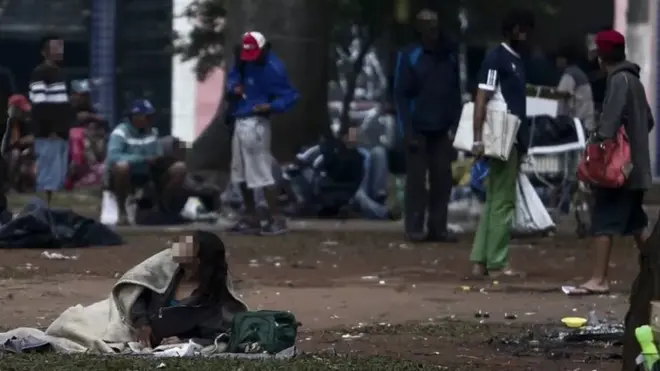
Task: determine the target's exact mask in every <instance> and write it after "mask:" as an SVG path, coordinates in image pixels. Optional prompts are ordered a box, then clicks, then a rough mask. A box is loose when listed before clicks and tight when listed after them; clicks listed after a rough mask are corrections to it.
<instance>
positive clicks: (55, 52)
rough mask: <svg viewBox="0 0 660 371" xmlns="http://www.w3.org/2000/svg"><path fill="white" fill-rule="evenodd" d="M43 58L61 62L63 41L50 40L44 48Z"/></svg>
mask: <svg viewBox="0 0 660 371" xmlns="http://www.w3.org/2000/svg"><path fill="white" fill-rule="evenodd" d="M43 53H44V57H45V58H46V59H48V60H51V61H53V62H61V61H62V60H63V59H64V41H62V40H50V41H49V42H48V44H46V45H45V46H44V51H43Z"/></svg>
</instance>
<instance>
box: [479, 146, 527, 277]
mask: <svg viewBox="0 0 660 371" xmlns="http://www.w3.org/2000/svg"><path fill="white" fill-rule="evenodd" d="M518 166H519V161H518V151H517V150H516V149H515V148H514V149H513V150H512V152H511V156H509V160H508V161H498V160H490V169H489V173H488V177H487V178H486V180H485V182H486V203H485V205H484V210H483V212H482V213H481V220H480V221H479V228H478V229H477V234H476V236H475V238H474V245H473V246H472V254H471V255H470V260H471V261H472V262H473V263H481V264H484V265H485V266H486V268H487V269H491V270H499V269H503V268H505V267H506V266H507V265H508V264H509V240H510V239H511V222H512V221H513V217H514V214H515V211H516V180H517V178H518Z"/></svg>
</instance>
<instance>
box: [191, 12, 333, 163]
mask: <svg viewBox="0 0 660 371" xmlns="http://www.w3.org/2000/svg"><path fill="white" fill-rule="evenodd" d="M327 3H328V2H326V1H319V0H282V1H272V0H226V7H227V40H229V41H228V45H227V46H226V51H227V58H226V60H227V62H228V66H227V67H228V68H231V64H232V62H233V55H232V54H233V48H234V45H237V44H240V42H241V35H242V34H243V33H244V32H246V31H259V32H261V33H263V34H264V36H265V37H266V39H267V40H268V41H269V42H271V44H272V46H273V49H272V50H273V52H274V53H275V54H277V56H279V57H280V58H281V59H282V61H283V62H284V64H285V65H286V67H287V71H288V73H289V78H290V79H291V83H292V84H293V86H294V87H296V88H297V89H298V91H299V93H300V100H299V101H298V104H297V105H296V107H295V108H294V109H293V110H292V111H291V112H289V113H286V114H283V115H275V116H273V117H272V121H273V139H272V149H273V154H274V155H275V157H276V158H277V159H278V160H280V161H286V160H290V159H292V158H293V157H294V155H295V153H296V151H297V150H298V149H299V147H300V146H302V145H306V144H309V143H310V142H312V141H314V140H316V139H318V137H319V134H320V133H321V131H322V130H323V129H324V128H325V127H328V125H329V123H328V108H327V107H328V106H327V104H328V99H327V94H328V93H327V90H328V88H327V84H328V83H327V81H328V79H327V73H328V68H327V67H328V58H327V56H328V42H329V35H328V29H329V27H328V24H329V21H330V20H329V11H328V4H327ZM220 88H221V87H218V89H220ZM216 125H217V123H216ZM216 133H217V134H216ZM227 133H228V132H227V131H226V130H214V133H213V134H214V135H217V136H218V137H217V140H213V141H211V140H209V141H206V140H205V141H203V142H200V145H199V146H198V148H194V149H193V151H192V152H194V153H195V154H193V155H191V157H193V158H195V157H199V156H210V155H209V154H211V153H218V152H219V151H218V149H217V147H214V146H213V144H214V143H215V146H217V145H218V144H219V143H222V145H228V143H229V141H228V140H227V139H226V138H225V139H223V138H221V136H227ZM201 144H204V145H201ZM227 154H228V151H222V153H221V154H219V155H218V156H217V157H218V158H217V160H215V161H212V162H213V166H214V167H216V168H217V169H228V167H229V158H228V157H227ZM193 162H195V163H202V162H204V163H205V165H208V164H209V163H210V162H207V161H193Z"/></svg>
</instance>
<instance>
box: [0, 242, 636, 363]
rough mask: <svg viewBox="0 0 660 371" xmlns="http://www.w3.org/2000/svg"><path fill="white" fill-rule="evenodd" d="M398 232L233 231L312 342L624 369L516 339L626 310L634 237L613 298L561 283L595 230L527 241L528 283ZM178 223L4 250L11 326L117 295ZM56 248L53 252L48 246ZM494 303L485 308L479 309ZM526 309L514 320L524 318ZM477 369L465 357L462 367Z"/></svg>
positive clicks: (242, 267)
mask: <svg viewBox="0 0 660 371" xmlns="http://www.w3.org/2000/svg"><path fill="white" fill-rule="evenodd" d="M400 237H401V235H400V233H388V232H382V231H381V232H366V231H359V232H356V231H354V232H350V231H346V232H342V231H329V232H315V231H303V232H294V233H291V234H289V235H287V236H282V237H274V238H262V237H231V236H225V237H223V238H224V240H225V242H226V244H227V245H228V253H229V260H230V269H231V273H232V275H233V277H234V278H235V280H236V286H237V288H238V291H239V292H240V294H241V295H242V297H243V298H244V299H245V301H246V302H247V303H248V304H249V305H250V306H251V307H252V308H255V309H260V308H268V309H285V310H291V311H292V312H294V313H295V314H296V316H297V317H298V319H299V320H300V321H301V322H302V323H303V328H302V333H301V334H300V336H299V342H300V348H301V350H303V351H305V352H331V353H333V354H334V353H339V354H347V353H350V354H358V355H372V354H379V355H388V356H394V357H404V358H410V359H413V360H419V361H427V362H433V363H435V364H438V365H441V366H444V367H447V369H452V365H454V366H456V365H461V366H462V367H465V365H474V369H475V370H476V369H480V370H496V369H501V367H503V366H504V367H506V369H507V370H511V371H517V370H528V369H534V370H599V371H609V370H618V369H620V366H619V365H620V363H618V362H620V361H619V360H618V354H619V351H620V349H618V348H616V347H609V346H606V345H589V346H584V345H581V346H571V347H563V346H562V347H556V346H555V347H548V346H539V347H536V348H535V347H531V348H530V347H528V346H525V345H517V344H516V343H515V342H514V343H510V342H507V341H505V340H506V339H508V338H512V337H513V338H516V337H520V336H523V335H524V334H528V333H531V332H530V331H532V332H534V333H537V332H538V331H541V329H545V328H548V327H549V328H553V329H554V328H557V329H559V328H560V322H559V320H560V319H561V318H562V317H564V316H570V315H580V316H586V315H587V312H588V311H589V310H591V309H596V310H597V313H598V314H599V316H600V317H602V318H609V319H612V320H613V321H621V320H622V318H623V316H624V314H625V311H626V309H627V304H626V297H627V290H628V287H629V285H630V283H631V281H632V279H633V277H634V275H635V273H636V269H637V260H636V259H637V258H636V253H635V249H634V247H633V246H632V241H628V240H618V241H617V242H616V247H615V250H614V253H613V257H612V260H611V261H612V264H611V268H612V269H611V279H612V283H613V285H612V287H613V292H612V294H611V295H607V296H601V297H590V298H568V297H566V296H564V295H563V294H562V293H561V292H560V291H559V287H560V285H561V284H563V283H571V282H578V281H580V280H582V279H584V277H585V275H586V274H587V273H588V272H587V271H585V270H586V269H588V268H589V262H590V253H589V250H588V245H587V243H586V242H585V241H584V240H576V239H574V238H573V237H570V236H569V237H554V238H545V239H531V240H521V241H517V242H516V243H515V245H514V246H512V261H513V265H514V266H515V267H517V268H520V269H522V270H524V271H525V272H526V273H527V274H528V276H527V278H526V279H524V280H507V281H499V282H498V281H492V280H489V281H479V282H477V281H473V282H471V281H466V280H465V279H464V277H465V275H466V273H467V272H468V271H469V263H468V254H469V249H470V241H471V237H470V236H464V237H463V242H462V243H459V244H456V245H441V244H426V245H410V244H407V243H405V242H403V241H401V239H400ZM168 238H169V237H168V235H167V233H150V234H149V235H136V234H132V235H130V236H127V242H128V243H127V245H125V246H121V247H108V248H100V247H99V248H87V249H66V250H60V251H57V252H59V253H61V254H64V255H66V256H69V257H76V259H75V260H56V259H48V258H46V257H44V256H42V254H43V253H44V251H43V250H42V249H33V250H4V251H2V260H1V261H0V288H1V290H0V305H2V308H3V310H2V311H0V327H2V328H5V329H8V328H14V327H19V326H36V327H46V326H47V325H48V324H49V323H50V322H51V321H52V320H53V318H54V317H56V316H57V315H59V314H60V313H61V312H62V311H63V310H64V309H66V308H68V307H69V306H71V305H75V304H78V303H81V304H89V303H92V302H94V301H97V300H100V299H103V298H105V297H107V295H108V293H109V290H110V287H111V286H112V284H113V283H114V281H115V280H116V278H118V277H119V276H120V275H121V274H122V273H123V272H125V271H126V270H127V269H129V268H131V267H133V266H134V265H135V264H137V263H138V262H140V261H141V260H143V259H144V258H146V257H148V256H150V255H152V254H154V253H155V252H157V251H159V250H161V249H163V248H164V247H165V244H166V241H167V240H168ZM51 252H52V251H51ZM477 311H484V312H488V313H489V314H490V317H489V318H487V319H477V318H475V312H477ZM514 318H515V319H514ZM462 369H466V368H462Z"/></svg>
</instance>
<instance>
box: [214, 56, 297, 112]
mask: <svg viewBox="0 0 660 371" xmlns="http://www.w3.org/2000/svg"><path fill="white" fill-rule="evenodd" d="M240 70H241V68H239V67H238V66H237V65H234V68H232V70H231V72H229V76H227V92H228V94H231V92H232V91H233V90H234V87H235V86H236V85H237V84H243V87H244V89H245V94H244V97H241V99H239V100H238V101H237V102H236V104H235V105H234V107H233V108H234V109H233V112H232V114H233V116H234V117H246V116H252V115H253V114H254V113H253V109H254V106H256V105H258V104H263V103H270V106H271V112H272V113H282V112H286V111H288V110H290V109H291V108H293V106H294V105H295V104H296V102H297V101H298V98H299V94H298V91H297V90H296V89H295V88H294V87H293V86H291V83H290V82H289V77H288V76H287V73H286V68H285V67H284V63H282V61H281V60H280V59H279V58H277V56H275V54H274V53H273V52H270V51H269V52H268V55H266V56H265V59H264V60H263V61H262V62H247V63H245V65H244V66H242V74H243V76H241V71H240Z"/></svg>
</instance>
